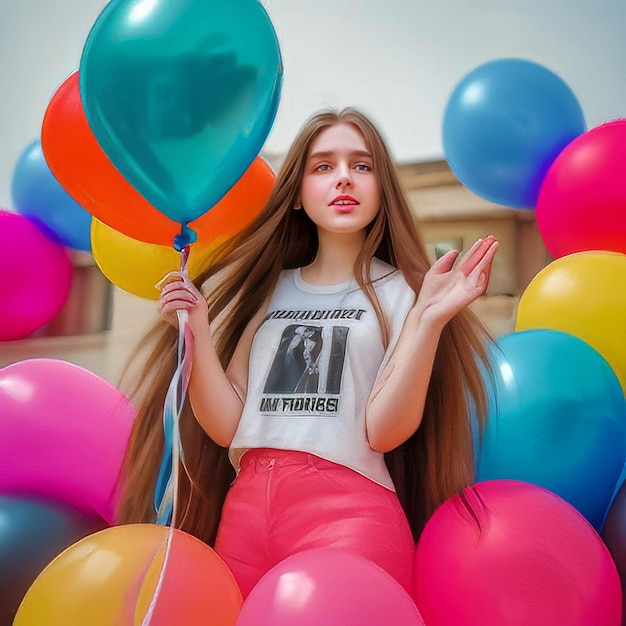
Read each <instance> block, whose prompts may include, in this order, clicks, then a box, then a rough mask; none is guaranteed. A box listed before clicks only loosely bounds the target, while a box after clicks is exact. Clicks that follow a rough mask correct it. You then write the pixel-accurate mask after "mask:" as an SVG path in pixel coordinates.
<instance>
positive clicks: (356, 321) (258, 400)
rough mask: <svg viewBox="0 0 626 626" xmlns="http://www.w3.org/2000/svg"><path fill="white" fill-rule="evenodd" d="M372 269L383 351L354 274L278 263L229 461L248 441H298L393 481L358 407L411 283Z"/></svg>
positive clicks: (258, 444)
mask: <svg viewBox="0 0 626 626" xmlns="http://www.w3.org/2000/svg"><path fill="white" fill-rule="evenodd" d="M372 276H373V278H374V287H375V290H376V293H377V295H378V297H379V299H380V301H381V305H382V307H383V310H384V311H385V314H386V315H387V317H388V319H389V323H390V327H391V340H390V343H389V346H388V348H387V350H386V351H385V349H384V347H383V343H382V335H381V332H380V328H379V325H378V319H377V317H376V313H375V311H374V308H373V307H372V305H371V303H370V301H369V300H368V299H367V296H366V295H365V294H364V293H363V292H362V291H361V289H360V288H359V286H358V284H357V282H356V280H354V279H352V280H350V281H347V282H345V283H341V284H338V285H330V286H317V285H311V284H309V283H306V282H304V281H303V280H302V277H301V275H300V270H299V269H295V270H285V271H283V272H281V274H280V277H279V279H278V282H277V285H276V288H275V290H274V293H273V295H272V297H271V300H270V302H269V306H268V310H267V315H266V317H265V319H264V321H263V323H262V324H261V326H260V327H259V329H258V331H257V333H256V335H255V337H254V340H253V342H252V348H251V353H250V366H249V372H248V375H249V376H248V390H247V395H246V402H245V406H244V408H243V413H242V416H241V420H240V422H239V426H238V428H237V432H236V433H235V437H234V439H233V441H232V443H231V446H230V459H231V461H232V463H233V466H234V467H235V469H236V470H239V464H240V460H241V457H242V455H243V454H244V452H245V451H246V450H247V449H250V448H278V449H281V450H299V451H303V452H309V453H311V454H315V455H317V456H320V457H322V458H325V459H328V460H329V461H333V462H335V463H339V464H341V465H345V466H346V467H349V468H352V469H353V470H355V471H357V472H359V473H361V474H363V475H364V476H367V477H368V478H370V479H371V480H373V481H375V482H377V483H380V484H381V485H383V486H385V487H387V488H389V489H394V486H393V482H392V480H391V477H390V476H389V472H388V471H387V467H386V465H385V461H384V455H383V454H382V453H380V452H376V451H374V450H372V449H371V448H370V446H369V444H368V441H367V435H366V428H365V407H366V404H367V400H368V398H369V395H370V392H371V390H372V388H373V386H374V384H375V382H376V379H377V378H378V376H379V374H380V372H381V370H382V368H383V367H384V365H385V364H386V362H387V359H388V358H389V356H390V355H391V352H392V350H393V348H394V346H395V344H396V342H397V339H398V335H399V334H400V331H401V330H402V326H403V324H404V320H405V318H406V315H407V313H408V311H409V309H410V308H411V306H412V305H413V303H414V302H415V292H414V291H413V290H412V289H411V288H410V287H409V285H408V284H407V282H406V281H405V279H404V276H403V275H402V273H401V272H400V271H398V270H396V269H395V268H393V267H391V266H390V265H388V264H386V263H383V262H382V261H380V260H378V259H375V260H374V262H373V264H372Z"/></svg>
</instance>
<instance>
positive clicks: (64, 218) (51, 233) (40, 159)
mask: <svg viewBox="0 0 626 626" xmlns="http://www.w3.org/2000/svg"><path fill="white" fill-rule="evenodd" d="M11 197H12V201H13V206H14V208H15V210H16V212H17V213H19V214H20V215H22V216H24V217H25V218H27V219H28V220H29V221H31V222H32V223H33V224H35V226H37V227H38V228H39V229H40V230H41V231H42V232H43V233H44V234H45V235H46V236H47V237H49V238H50V239H51V240H52V241H54V242H55V243H58V244H60V245H62V246H67V247H68V248H73V249H74V250H83V251H85V252H91V214H90V213H88V212H87V211H86V210H85V209H83V207H82V206H81V205H80V204H78V202H76V200H74V198H72V196H70V194H69V193H67V191H65V189H64V188H63V186H62V185H61V183H60V182H59V181H58V180H57V179H56V178H55V176H54V174H53V173H52V171H51V170H50V168H49V167H48V164H47V163H46V159H45V157H44V154H43V150H42V149H41V142H40V141H39V140H38V139H36V140H34V141H32V142H31V143H29V144H28V145H27V146H26V148H25V149H24V150H23V151H22V153H21V154H20V156H19V158H18V160H17V163H16V164H15V168H14V170H13V178H12V181H11Z"/></svg>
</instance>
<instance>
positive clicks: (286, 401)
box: [259, 324, 348, 416]
mask: <svg viewBox="0 0 626 626" xmlns="http://www.w3.org/2000/svg"><path fill="white" fill-rule="evenodd" d="M328 334H330V337H328ZM347 338H348V327H346V326H333V327H328V326H327V327H323V326H314V325H307V324H292V325H290V326H287V327H286V328H285V329H284V330H283V333H282V335H281V338H280V342H279V344H278V349H277V351H276V354H275V355H274V359H273V361H272V366H271V368H270V371H269V374H268V376H267V380H266V381H265V386H264V388H263V395H262V396H261V403H260V407H259V408H260V411H261V412H263V413H271V414H273V415H281V414H283V415H289V416H293V415H298V414H306V415H318V416H332V415H335V414H336V413H337V409H338V405H339V394H340V391H341V376H342V372H343V366H344V361H345V355H346V342H347Z"/></svg>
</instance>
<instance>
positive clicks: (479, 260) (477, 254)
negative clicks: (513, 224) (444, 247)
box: [458, 235, 498, 276]
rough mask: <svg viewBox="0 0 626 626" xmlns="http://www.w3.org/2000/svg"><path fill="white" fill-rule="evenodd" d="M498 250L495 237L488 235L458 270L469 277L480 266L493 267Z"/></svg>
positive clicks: (474, 248) (467, 256)
mask: <svg viewBox="0 0 626 626" xmlns="http://www.w3.org/2000/svg"><path fill="white" fill-rule="evenodd" d="M497 250H498V241H497V239H496V238H495V237H494V236H493V235H487V236H486V237H483V238H482V239H479V240H478V241H477V242H476V243H475V244H474V245H473V246H472V247H471V248H470V249H469V250H468V251H467V254H466V255H465V256H464V257H463V260H462V261H461V262H460V263H459V266H458V269H459V270H460V271H461V272H463V274H465V276H469V275H470V274H471V273H472V272H473V271H474V270H476V268H478V266H481V267H482V268H484V267H485V265H491V262H492V261H493V257H494V256H495V254H496V252H497Z"/></svg>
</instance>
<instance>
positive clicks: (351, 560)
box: [237, 549, 424, 626]
mask: <svg viewBox="0 0 626 626" xmlns="http://www.w3.org/2000/svg"><path fill="white" fill-rule="evenodd" d="M319 624H324V626H346V624H358V625H359V626H374V625H376V626H379V625H380V624H389V625H391V624H394V625H396V624H398V625H400V624H401V625H402V626H423V625H424V622H423V620H422V618H421V617H420V614H419V611H418V610H417V608H416V606H415V603H414V602H413V600H412V599H411V597H410V596H409V594H408V593H407V592H406V591H405V590H404V588H403V587H402V586H401V585H400V583H398V582H396V580H394V579H393V578H392V577H391V576H390V575H389V574H387V572H385V571H384V570H383V569H382V568H380V567H379V566H378V565H376V564H374V563H372V562H371V561H367V560H366V559H364V558H362V557H358V556H355V555H352V554H350V553H347V552H344V551H341V550H337V549H316V550H308V551H305V552H300V553H298V554H294V555H293V556H290V557H288V558H287V559H285V560H284V561H282V562H281V563H279V564H278V565H276V566H275V567H274V568H273V569H271V570H270V571H269V572H268V573H267V574H265V576H264V577H263V578H262V579H261V580H260V581H259V582H258V583H257V585H256V587H254V589H253V590H252V592H251V593H250V595H249V596H248V598H247V599H246V601H245V602H244V604H243V608H242V609H241V613H240V615H239V619H238V620H237V626H296V625H297V626H318V625H319Z"/></svg>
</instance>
